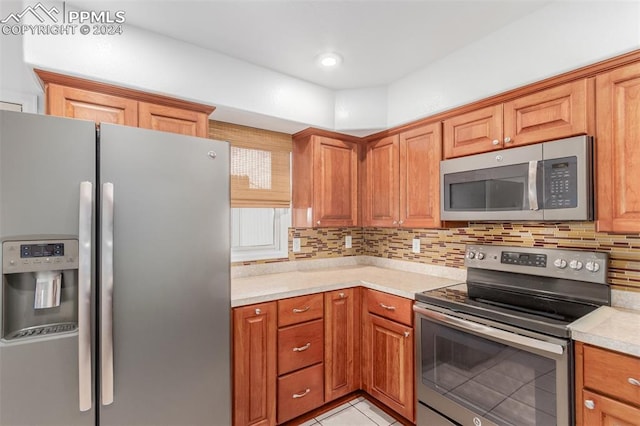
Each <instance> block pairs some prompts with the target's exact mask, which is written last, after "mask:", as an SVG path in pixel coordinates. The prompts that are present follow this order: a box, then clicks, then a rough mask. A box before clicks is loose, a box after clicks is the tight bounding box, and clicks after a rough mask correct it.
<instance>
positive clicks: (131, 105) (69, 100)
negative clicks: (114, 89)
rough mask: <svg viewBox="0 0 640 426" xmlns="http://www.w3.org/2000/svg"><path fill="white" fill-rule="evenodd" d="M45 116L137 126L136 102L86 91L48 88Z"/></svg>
mask: <svg viewBox="0 0 640 426" xmlns="http://www.w3.org/2000/svg"><path fill="white" fill-rule="evenodd" d="M46 102H47V107H46V109H47V114H50V115H57V116H60V117H69V118H79V119H83V120H91V121H95V122H96V123H112V124H121V125H124V126H137V125H138V102H136V101H134V100H131V99H127V98H120V97H118V96H112V95H105V94H102V93H97V92H91V91H89V90H83V89H76V88H73V87H66V86H60V85H58V84H53V83H49V84H48V85H47V99H46Z"/></svg>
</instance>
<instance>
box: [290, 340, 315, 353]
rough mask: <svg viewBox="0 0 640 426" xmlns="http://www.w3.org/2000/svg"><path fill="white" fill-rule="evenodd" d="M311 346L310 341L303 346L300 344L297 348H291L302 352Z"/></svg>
mask: <svg viewBox="0 0 640 426" xmlns="http://www.w3.org/2000/svg"><path fill="white" fill-rule="evenodd" d="M310 347H311V342H309V343H307V344H306V345H304V346H300V347H299V348H293V351H294V352H304V351H306V350H307V349H309V348H310Z"/></svg>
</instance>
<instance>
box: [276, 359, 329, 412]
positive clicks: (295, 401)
mask: <svg viewBox="0 0 640 426" xmlns="http://www.w3.org/2000/svg"><path fill="white" fill-rule="evenodd" d="M323 373H324V367H323V365H322V364H316V365H314V366H311V367H308V368H305V369H303V370H298V371H296V372H294V373H291V374H287V375H286V376H282V377H279V378H278V424H280V423H283V422H286V421H287V420H291V419H293V418H294V417H297V416H299V415H301V414H304V413H306V412H308V411H311V410H313V409H314V408H317V407H319V406H321V405H322V404H323V403H324V383H323V377H324V374H323Z"/></svg>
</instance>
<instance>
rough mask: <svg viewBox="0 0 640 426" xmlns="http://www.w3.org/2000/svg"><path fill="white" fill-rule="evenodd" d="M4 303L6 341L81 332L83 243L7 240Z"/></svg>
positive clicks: (4, 266) (3, 321)
mask: <svg viewBox="0 0 640 426" xmlns="http://www.w3.org/2000/svg"><path fill="white" fill-rule="evenodd" d="M1 297H2V330H1V336H0V337H1V338H2V339H3V340H5V341H13V340H17V339H22V338H28V337H36V336H45V335H51V334H54V333H63V332H69V331H74V330H76V329H77V324H78V302H77V301H78V240H77V239H73V238H68V239H66V238H63V239H44V238H39V239H32V240H31V239H20V240H18V239H16V240H4V241H3V242H2V293H1Z"/></svg>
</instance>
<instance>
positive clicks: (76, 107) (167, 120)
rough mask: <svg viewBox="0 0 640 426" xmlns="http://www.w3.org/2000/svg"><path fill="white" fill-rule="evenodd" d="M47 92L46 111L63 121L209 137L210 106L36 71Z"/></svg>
mask: <svg viewBox="0 0 640 426" xmlns="http://www.w3.org/2000/svg"><path fill="white" fill-rule="evenodd" d="M35 72H36V74H37V75H38V77H39V78H40V81H41V82H42V84H43V86H44V89H45V98H46V99H45V103H46V107H45V111H46V113H47V114H51V115H57V116H61V117H69V118H79V119H85V120H93V121H95V122H96V123H112V124H121V125H124V126H132V127H143V128H147V129H153V130H159V131H163V132H171V133H179V134H182V135H189V136H199V137H203V138H206V137H208V133H209V129H208V123H209V115H210V114H211V113H212V112H213V110H214V109H215V108H214V107H212V106H209V105H203V104H198V103H194V102H187V101H183V100H180V99H175V98H169V97H166V96H161V95H154V94H151V93H146V92H140V91H137V90H130V89H125V88H122V87H118V86H112V85H109V84H104V83H99V82H95V81H90V80H85V79H81V78H75V77H69V76H66V75H62V74H56V73H51V72H47V71H42V70H35Z"/></svg>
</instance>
